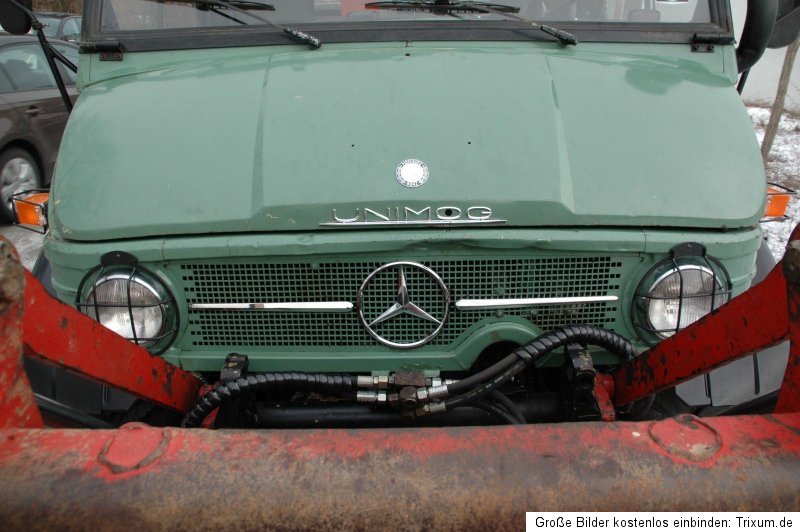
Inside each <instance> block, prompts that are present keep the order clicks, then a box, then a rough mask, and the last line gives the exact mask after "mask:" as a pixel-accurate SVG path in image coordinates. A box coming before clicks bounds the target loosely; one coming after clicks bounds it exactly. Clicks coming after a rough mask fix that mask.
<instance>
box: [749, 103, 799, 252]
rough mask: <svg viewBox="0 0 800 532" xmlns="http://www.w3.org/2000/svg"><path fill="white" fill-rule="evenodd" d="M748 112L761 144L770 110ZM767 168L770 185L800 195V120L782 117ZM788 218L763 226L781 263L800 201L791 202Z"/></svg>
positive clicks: (797, 198) (795, 222)
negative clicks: (779, 186) (774, 184)
mask: <svg viewBox="0 0 800 532" xmlns="http://www.w3.org/2000/svg"><path fill="white" fill-rule="evenodd" d="M749 111H750V118H751V119H752V120H753V125H754V126H755V128H756V135H757V136H758V142H759V143H760V142H761V141H762V140H763V138H764V128H766V127H767V122H769V115H770V110H769V109H766V108H762V107H750V108H749ZM766 166H767V181H768V182H771V183H777V184H779V185H782V186H784V187H787V188H790V189H792V190H797V191H800V116H797V115H790V114H787V115H784V116H783V118H782V119H781V123H780V126H779V128H778V134H777V135H776V136H775V142H774V143H773V145H772V151H770V154H769V157H767V164H766ZM786 215H787V216H788V218H789V219H788V220H786V221H783V222H765V223H762V224H761V227H762V228H763V230H764V235H765V236H766V237H767V242H768V244H769V248H770V250H771V251H772V254H773V255H774V256H775V258H778V259H779V258H781V257H783V252H784V249H785V247H786V241H787V240H788V239H789V234H790V233H791V231H792V229H793V228H794V226H795V225H797V223H798V222H800V197H795V198H793V199H792V201H791V202H790V204H789V208H788V209H787V212H786Z"/></svg>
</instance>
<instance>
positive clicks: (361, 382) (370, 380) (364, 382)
mask: <svg viewBox="0 0 800 532" xmlns="http://www.w3.org/2000/svg"><path fill="white" fill-rule="evenodd" d="M390 384H394V379H393V378H392V377H389V376H388V375H382V376H379V377H371V376H367V375H359V376H358V377H356V387H357V388H367V389H372V390H386V389H388V388H389V385H390Z"/></svg>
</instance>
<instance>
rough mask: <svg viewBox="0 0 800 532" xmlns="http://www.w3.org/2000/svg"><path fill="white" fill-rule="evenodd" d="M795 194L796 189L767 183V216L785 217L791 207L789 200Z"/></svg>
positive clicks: (765, 210) (765, 214)
mask: <svg viewBox="0 0 800 532" xmlns="http://www.w3.org/2000/svg"><path fill="white" fill-rule="evenodd" d="M794 195H795V191H794V190H790V189H788V188H786V187H782V186H780V185H776V184H774V183H770V184H768V185H767V206H766V207H765V208H764V217H765V218H783V217H784V216H786V209H787V208H788V207H789V200H790V199H792V196H794Z"/></svg>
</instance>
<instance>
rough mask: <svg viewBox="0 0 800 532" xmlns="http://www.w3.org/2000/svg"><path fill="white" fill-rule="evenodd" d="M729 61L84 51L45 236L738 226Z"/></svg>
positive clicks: (503, 47)
mask: <svg viewBox="0 0 800 532" xmlns="http://www.w3.org/2000/svg"><path fill="white" fill-rule="evenodd" d="M484 44H485V43H484ZM634 52H635V53H634ZM656 52H657V53H658V56H655V55H647V54H654V53H656ZM665 54H668V55H667V56H665ZM727 57H728V55H726V54H725V53H722V52H721V51H718V52H717V53H713V54H692V53H691V52H690V47H689V46H688V45H686V46H683V45H681V46H678V45H673V46H667V45H601V44H587V43H582V44H581V45H579V46H578V47H575V48H572V47H569V48H562V47H554V46H553V45H552V44H543V43H530V44H528V43H523V44H520V43H515V44H514V45H513V46H512V45H510V44H508V43H496V44H486V45H482V46H477V45H476V44H475V43H472V44H470V45H469V46H465V45H446V44H443V43H431V44H424V43H419V44H418V43H415V44H414V45H413V46H404V45H381V46H367V45H363V44H362V45H358V46H356V45H350V46H334V45H326V46H324V47H323V48H322V49H321V50H319V51H308V50H306V49H300V48H298V47H291V48H283V49H278V48H267V49H265V48H246V49H227V50H199V51H198V50H195V51H188V52H164V53H151V54H128V55H127V56H126V58H125V61H123V63H121V64H119V65H108V64H107V63H105V64H104V63H101V62H97V61H96V58H95V57H91V58H89V59H86V64H87V65H88V66H89V68H90V69H91V70H90V75H89V76H85V79H86V80H87V81H86V86H85V87H84V90H83V93H82V95H81V98H80V100H79V102H78V105H77V106H76V108H75V111H74V113H73V115H72V117H71V119H70V123H69V125H68V130H67V134H66V135H65V141H64V144H63V145H62V150H61V154H60V157H59V161H58V170H57V176H56V180H55V183H54V189H53V190H54V192H53V193H54V200H53V207H54V208H53V218H54V227H55V228H56V230H58V231H60V232H61V235H62V236H63V237H64V238H68V239H74V240H106V239H118V238H128V237H143V236H157V235H172V234H205V233H237V232H263V231H297V230H303V231H309V230H330V231H336V230H346V229H345V228H344V227H347V226H342V228H326V227H322V226H321V225H320V224H322V223H325V222H331V221H333V211H334V209H335V210H336V216H337V217H339V218H342V219H344V218H359V217H360V218H359V219H360V220H361V221H363V216H364V215H365V213H367V215H368V216H371V217H372V219H373V220H378V221H380V220H382V218H380V217H379V216H377V215H375V214H372V213H378V214H381V215H382V216H384V217H386V218H393V217H394V216H395V215H398V214H399V215H400V217H401V218H402V217H403V216H404V213H407V212H409V209H410V210H412V211H413V212H414V213H420V212H422V213H423V214H421V215H417V214H415V215H413V216H415V217H417V218H418V217H420V216H421V217H426V216H427V215H428V214H427V213H428V212H431V213H433V214H432V216H434V217H435V213H436V212H437V210H438V211H439V214H440V215H442V216H445V217H446V216H452V217H456V216H458V213H459V212H461V213H462V217H464V218H466V217H467V213H471V214H473V215H476V216H475V217H486V216H487V213H488V210H487V208H488V209H491V217H492V218H494V219H499V220H504V221H505V222H504V223H505V226H509V227H511V226H516V227H544V226H565V227H576V226H637V227H640V226H650V227H656V226H660V227H690V228H724V227H728V228H732V227H743V226H748V225H752V224H754V223H755V222H756V221H757V220H758V218H759V214H760V211H761V209H762V201H763V194H764V184H763V183H764V181H763V179H764V174H763V167H762V164H761V159H760V155H759V152H758V146H757V142H756V139H755V136H754V134H753V132H752V127H751V125H750V124H749V119H748V116H747V114H746V111H745V109H744V107H743V105H742V103H741V101H740V99H739V98H738V95H737V94H736V93H735V91H734V90H733V89H732V88H731V86H730V85H731V81H730V78H729V76H728V75H727V74H725V73H724V72H725V68H724V62H725V61H726V58H727ZM82 68H83V65H82ZM103 69H106V70H105V71H103ZM113 69H117V70H113ZM407 159H418V160H421V161H424V162H425V163H426V164H427V166H428V169H429V179H428V180H427V182H426V183H425V184H424V185H423V186H420V187H417V188H407V187H404V186H402V185H401V184H400V183H399V182H398V180H397V179H396V176H395V172H396V168H397V167H398V164H399V163H400V162H401V161H404V160H407ZM428 207H430V208H431V209H430V211H429V210H426V209H427V208H428ZM440 207H445V208H449V209H450V210H449V211H447V209H443V210H440V209H439V208H440ZM471 207H481V208H480V209H477V210H476V209H473V210H472V211H470V210H469V209H470V208H471ZM445 213H448V214H447V215H446V214H445ZM406 216H407V215H406ZM354 227H355V226H354Z"/></svg>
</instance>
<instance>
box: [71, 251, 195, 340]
mask: <svg viewBox="0 0 800 532" xmlns="http://www.w3.org/2000/svg"><path fill="white" fill-rule="evenodd" d="M119 281H123V282H128V283H135V284H137V285H139V286H141V287H142V288H143V289H144V290H146V292H147V293H149V294H151V295H152V296H153V297H154V298H155V300H156V302H155V303H152V304H135V303H131V302H130V300H129V301H128V303H127V304H126V305H125V304H114V303H110V304H105V303H97V302H96V301H94V302H93V301H92V297H94V296H95V294H96V293H97V290H98V288H100V287H101V286H102V285H103V284H105V283H108V282H119ZM127 290H128V298H130V297H131V296H130V284H129V285H128V289H127ZM75 306H76V308H77V309H78V310H79V311H80V312H81V313H83V314H85V315H87V316H88V317H90V318H92V319H93V320H95V321H97V322H98V323H101V324H102V322H101V320H100V310H101V309H103V308H125V309H127V311H128V314H129V316H130V320H131V323H134V321H135V320H134V319H133V312H134V311H135V309H144V308H157V309H158V311H159V312H160V317H161V326H160V328H159V331H158V333H157V334H155V335H151V336H147V337H137V331H136V328H135V327H134V326H133V325H131V335H130V336H127V335H125V336H123V337H124V338H126V339H127V340H128V341H130V342H132V343H134V344H137V345H139V346H140V347H143V348H145V349H147V350H148V351H150V352H151V353H152V354H154V355H160V354H162V353H163V352H164V351H166V350H167V348H169V347H170V346H171V345H172V344H173V343H174V341H175V338H176V337H177V334H178V329H179V325H180V320H179V314H178V310H177V308H178V307H177V304H176V301H175V298H174V297H173V296H172V294H171V292H170V291H169V289H168V288H167V286H166V284H165V283H164V282H162V281H161V280H160V279H159V278H158V277H157V276H156V275H155V274H154V273H153V272H151V271H150V270H148V269H146V268H144V267H143V266H141V265H140V264H139V263H138V260H137V259H136V258H135V257H134V256H132V255H130V254H128V253H124V252H112V253H107V254H106V255H103V257H101V259H100V264H99V265H98V266H95V267H94V268H93V269H92V270H90V271H89V272H88V273H87V274H86V275H85V276H84V278H83V279H82V280H81V283H80V285H79V287H78V292H77V296H76V301H75Z"/></svg>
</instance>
